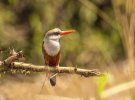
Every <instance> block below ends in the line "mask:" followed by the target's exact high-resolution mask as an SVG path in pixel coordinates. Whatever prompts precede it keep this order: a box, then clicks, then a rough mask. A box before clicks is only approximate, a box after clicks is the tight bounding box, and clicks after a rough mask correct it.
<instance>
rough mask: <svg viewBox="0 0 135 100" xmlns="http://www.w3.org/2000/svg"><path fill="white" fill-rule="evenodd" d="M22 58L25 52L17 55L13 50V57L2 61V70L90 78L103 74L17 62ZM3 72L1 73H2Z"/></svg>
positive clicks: (0, 66)
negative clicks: (65, 74) (76, 75)
mask: <svg viewBox="0 0 135 100" xmlns="http://www.w3.org/2000/svg"><path fill="white" fill-rule="evenodd" d="M20 58H23V52H22V51H19V52H18V53H16V52H15V51H14V50H12V53H11V56H9V57H8V58H7V59H5V60H4V61H0V68H1V69H2V70H5V69H6V70H9V69H18V70H21V69H24V70H27V71H34V72H47V71H49V72H51V73H54V72H55V73H68V74H78V75H81V76H84V77H90V76H100V75H101V73H100V72H98V71H97V70H95V69H94V70H87V69H81V68H77V67H64V66H60V67H58V68H56V67H48V66H39V65H33V64H30V63H24V62H15V61H16V60H19V59H20ZM2 70H1V71H2Z"/></svg>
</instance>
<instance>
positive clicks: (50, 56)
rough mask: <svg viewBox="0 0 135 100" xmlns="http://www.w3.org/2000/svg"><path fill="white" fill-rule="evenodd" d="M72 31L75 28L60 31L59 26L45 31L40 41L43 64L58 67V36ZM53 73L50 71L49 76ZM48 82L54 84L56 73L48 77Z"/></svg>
mask: <svg viewBox="0 0 135 100" xmlns="http://www.w3.org/2000/svg"><path fill="white" fill-rule="evenodd" d="M74 32H75V30H67V31H62V30H60V29H59V28H54V29H52V30H49V31H48V32H46V33H45V35H44V38H43V43H42V52H43V56H44V63H45V66H49V67H57V68H58V67H59V63H60V50H61V45H60V38H61V37H62V36H64V35H67V34H70V33H74ZM54 74H56V73H52V74H51V75H50V76H53V75H54ZM50 84H51V85H52V86H55V85H56V75H55V76H54V77H51V78H50Z"/></svg>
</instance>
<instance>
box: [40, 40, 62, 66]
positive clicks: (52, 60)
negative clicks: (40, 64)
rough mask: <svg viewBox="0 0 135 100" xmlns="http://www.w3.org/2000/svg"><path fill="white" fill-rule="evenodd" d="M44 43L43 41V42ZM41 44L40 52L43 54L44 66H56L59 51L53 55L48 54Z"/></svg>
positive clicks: (58, 59)
mask: <svg viewBox="0 0 135 100" xmlns="http://www.w3.org/2000/svg"><path fill="white" fill-rule="evenodd" d="M43 44H44V42H43ZM43 44H42V52H43V55H44V62H45V65H46V66H58V65H59V62H60V51H59V52H58V54H57V55H55V56H50V55H48V54H47V53H46V51H45V49H44V46H43Z"/></svg>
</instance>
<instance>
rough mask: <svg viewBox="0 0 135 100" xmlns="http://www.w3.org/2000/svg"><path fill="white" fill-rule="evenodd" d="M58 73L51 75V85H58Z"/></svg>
mask: <svg viewBox="0 0 135 100" xmlns="http://www.w3.org/2000/svg"><path fill="white" fill-rule="evenodd" d="M57 74H58V73H53V74H52V75H51V77H50V83H51V85H52V86H55V85H56V75H57Z"/></svg>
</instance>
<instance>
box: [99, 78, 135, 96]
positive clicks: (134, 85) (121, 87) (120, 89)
mask: <svg viewBox="0 0 135 100" xmlns="http://www.w3.org/2000/svg"><path fill="white" fill-rule="evenodd" d="M132 88H135V80H133V81H130V82H127V83H123V84H120V85H118V86H114V87H112V88H110V89H107V90H105V91H103V93H102V94H101V98H103V99H106V98H108V97H110V96H113V95H116V94H118V93H120V92H123V91H126V90H129V89H132Z"/></svg>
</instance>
